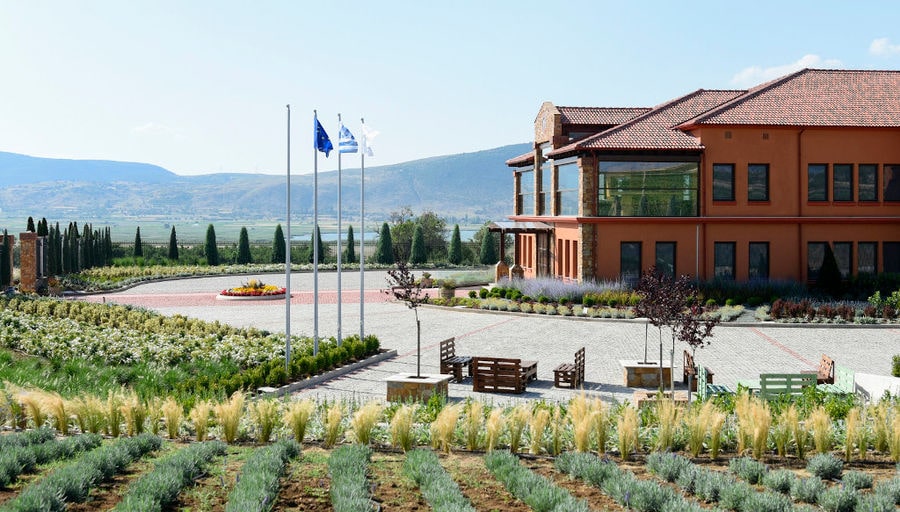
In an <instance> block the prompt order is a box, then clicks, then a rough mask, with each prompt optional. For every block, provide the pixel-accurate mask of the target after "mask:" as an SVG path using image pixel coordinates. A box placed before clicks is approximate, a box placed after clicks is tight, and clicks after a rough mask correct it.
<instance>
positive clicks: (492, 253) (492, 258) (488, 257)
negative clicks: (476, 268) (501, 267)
mask: <svg viewBox="0 0 900 512" xmlns="http://www.w3.org/2000/svg"><path fill="white" fill-rule="evenodd" d="M478 261H480V262H481V264H482V265H494V264H495V263H497V244H496V242H494V232H493V231H488V230H485V232H484V237H482V238H481V253H480V255H479V258H478Z"/></svg>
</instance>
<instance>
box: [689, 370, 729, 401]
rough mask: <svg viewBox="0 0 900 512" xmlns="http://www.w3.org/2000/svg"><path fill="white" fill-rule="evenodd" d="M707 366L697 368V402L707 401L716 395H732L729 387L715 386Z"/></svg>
mask: <svg viewBox="0 0 900 512" xmlns="http://www.w3.org/2000/svg"><path fill="white" fill-rule="evenodd" d="M706 372H707V370H706V367H705V366H698V367H697V400H701V401H702V400H706V399H707V398H710V397H712V396H715V395H726V394H729V393H731V390H730V389H728V387H727V386H723V385H721V384H713V383H712V377H711V376H708V375H707V373H706Z"/></svg>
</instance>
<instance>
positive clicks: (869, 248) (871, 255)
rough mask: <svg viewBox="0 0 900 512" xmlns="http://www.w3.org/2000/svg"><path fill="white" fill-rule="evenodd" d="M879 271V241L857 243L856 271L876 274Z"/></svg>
mask: <svg viewBox="0 0 900 512" xmlns="http://www.w3.org/2000/svg"><path fill="white" fill-rule="evenodd" d="M877 271H878V242H859V243H858V244H856V273H857V274H874V273H876V272H877Z"/></svg>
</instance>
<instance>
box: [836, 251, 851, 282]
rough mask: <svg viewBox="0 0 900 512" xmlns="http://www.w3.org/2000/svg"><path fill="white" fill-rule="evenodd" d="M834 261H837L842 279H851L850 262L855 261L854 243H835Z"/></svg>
mask: <svg viewBox="0 0 900 512" xmlns="http://www.w3.org/2000/svg"><path fill="white" fill-rule="evenodd" d="M834 259H835V261H837V266H838V270H840V271H841V277H843V278H847V277H850V262H851V261H852V260H853V243H852V242H835V243H834Z"/></svg>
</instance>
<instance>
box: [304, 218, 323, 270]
mask: <svg viewBox="0 0 900 512" xmlns="http://www.w3.org/2000/svg"><path fill="white" fill-rule="evenodd" d="M312 244H317V245H318V247H319V263H325V257H326V256H327V255H326V253H325V252H326V248H325V244H324V243H323V242H322V231H321V230H319V226H316V229H315V230H314V231H313V234H312V235H311V236H310V240H309V247H310V249H309V259H308V260H307V261H308V262H309V263H312V262H313V258H315V254H314V253H313V245H312Z"/></svg>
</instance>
